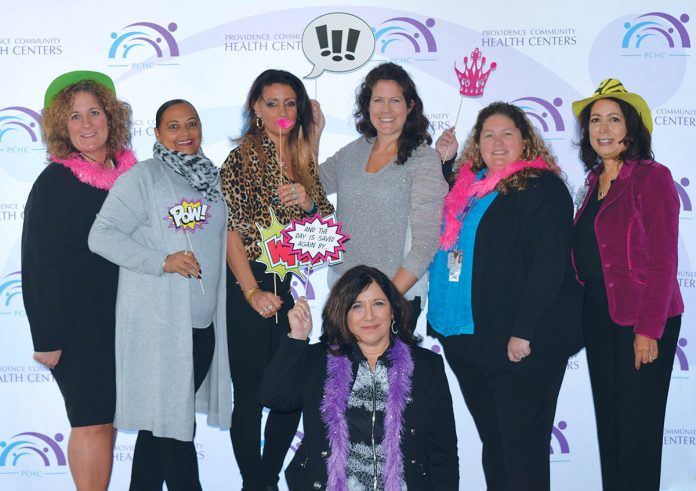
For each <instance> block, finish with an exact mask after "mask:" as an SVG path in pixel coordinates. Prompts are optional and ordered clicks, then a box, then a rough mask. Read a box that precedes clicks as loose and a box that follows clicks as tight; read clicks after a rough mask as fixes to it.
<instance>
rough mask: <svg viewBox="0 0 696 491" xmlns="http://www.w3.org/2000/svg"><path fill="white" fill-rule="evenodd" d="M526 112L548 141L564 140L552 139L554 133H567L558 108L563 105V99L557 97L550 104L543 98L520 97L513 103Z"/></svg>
mask: <svg viewBox="0 0 696 491" xmlns="http://www.w3.org/2000/svg"><path fill="white" fill-rule="evenodd" d="M512 103H513V104H515V105H516V106H518V107H519V108H520V109H522V110H523V111H524V113H525V114H526V115H527V117H528V118H529V119H530V120H531V121H532V123H533V124H534V125H535V126H536V127H537V128H538V129H540V130H541V132H542V134H543V136H544V138H545V139H547V140H560V139H562V138H558V137H556V138H552V137H551V136H552V135H551V134H552V133H560V132H563V131H565V123H564V122H563V117H562V116H561V113H560V112H559V111H558V109H557V108H559V107H561V106H562V105H563V99H561V98H560V97H556V98H555V99H553V101H551V102H549V101H547V100H546V99H542V98H541V97H532V96H530V97H520V98H519V99H515V100H514V101H512Z"/></svg>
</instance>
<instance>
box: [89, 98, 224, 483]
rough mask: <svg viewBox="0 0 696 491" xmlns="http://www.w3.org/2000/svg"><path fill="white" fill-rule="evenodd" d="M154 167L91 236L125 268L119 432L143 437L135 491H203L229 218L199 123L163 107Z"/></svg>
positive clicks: (148, 164)
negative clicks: (202, 454)
mask: <svg viewBox="0 0 696 491" xmlns="http://www.w3.org/2000/svg"><path fill="white" fill-rule="evenodd" d="M155 121H156V129H155V135H156V136H157V142H156V143H155V146H154V149H153V153H154V155H153V157H154V158H152V159H149V160H145V161H143V162H139V163H138V164H137V165H135V167H133V169H131V170H130V171H129V172H127V173H126V174H124V175H123V176H122V177H121V178H120V179H119V180H118V181H117V182H116V184H115V185H114V187H113V188H112V189H111V191H110V192H109V195H108V197H107V198H106V201H105V202H104V205H103V206H102V209H101V211H100V212H99V214H98V215H97V218H96V220H95V221H94V225H93V226H92V230H91V232H90V235H89V247H90V249H91V250H92V251H94V252H96V253H97V254H99V255H101V256H103V257H105V258H107V259H108V260H109V261H111V262H113V263H115V264H118V265H119V266H120V274H119V283H118V297H117V300H116V416H115V420H114V426H116V427H117V428H119V429H124V430H137V431H138V439H137V441H136V444H135V452H134V455H133V469H132V472H131V484H130V489H131V491H133V490H150V489H162V483H163V481H166V483H167V488H168V489H170V490H172V491H173V490H187V491H188V490H192V491H195V490H197V489H201V487H200V483H199V480H198V460H197V455H196V450H195V447H194V445H193V435H194V428H195V423H194V413H195V411H196V410H199V411H201V412H206V413H207V414H208V423H209V424H212V425H215V426H218V427H222V428H229V426H230V414H231V412H232V390H231V387H230V382H229V375H228V374H229V363H228V357H227V330H226V319H225V313H226V311H225V237H226V224H227V207H226V206H225V200H224V199H223V197H222V194H221V192H220V190H219V171H218V169H217V167H215V165H214V164H213V163H212V162H211V161H210V160H208V159H207V158H206V156H205V155H204V154H203V152H202V151H201V150H200V145H201V125H200V120H199V118H198V113H197V112H196V110H195V108H194V107H193V106H192V105H191V104H190V103H188V102H186V101H184V100H181V99H175V100H173V101H169V102H166V103H164V104H163V105H162V106H161V107H160V109H159V110H158V111H157V116H156V118H155Z"/></svg>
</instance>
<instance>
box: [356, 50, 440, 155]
mask: <svg viewBox="0 0 696 491" xmlns="http://www.w3.org/2000/svg"><path fill="white" fill-rule="evenodd" d="M380 80H392V81H394V82H396V83H397V84H399V86H400V87H401V91H402V92H403V94H404V100H405V102H406V106H407V107H408V106H411V110H410V111H409V113H408V116H407V117H406V122H405V123H404V127H403V129H402V130H401V135H399V141H398V144H399V149H398V152H397V156H396V163H397V164H399V165H401V164H403V163H404V162H406V161H407V160H408V158H409V157H410V156H411V152H413V150H414V149H415V148H416V147H418V146H419V145H420V144H421V143H423V142H426V143H427V144H428V145H430V144H431V143H432V142H433V139H432V137H431V136H430V134H428V127H429V126H430V122H429V121H428V118H427V117H426V116H425V114H423V101H422V100H421V98H420V96H419V95H418V91H417V90H416V84H414V83H413V80H412V79H411V77H410V76H409V74H408V73H407V72H406V70H404V69H403V68H401V67H400V66H399V65H397V64H395V63H382V64H381V65H377V66H376V67H374V68H373V69H372V70H370V72H369V73H368V74H367V76H366V77H365V80H363V82H362V83H361V84H360V87H358V90H357V92H356V100H355V112H354V113H353V116H355V128H356V129H357V130H358V132H359V133H360V134H361V135H363V136H366V137H369V138H374V137H375V136H377V130H376V129H375V127H374V126H373V125H372V122H371V121H370V99H371V98H372V89H373V88H374V86H375V84H376V83H377V82H379V81H380Z"/></svg>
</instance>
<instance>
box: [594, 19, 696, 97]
mask: <svg viewBox="0 0 696 491" xmlns="http://www.w3.org/2000/svg"><path fill="white" fill-rule="evenodd" d="M688 27H689V16H688V15H687V14H677V15H676V16H675V15H671V14H668V13H665V12H648V13H645V14H642V15H637V16H635V15H631V16H622V17H619V18H617V19H615V20H614V21H612V22H610V23H609V24H608V25H607V26H606V27H605V28H604V29H603V30H601V31H600V32H599V34H598V35H597V37H596V38H595V41H594V43H593V44H592V49H591V50H590V54H589V59H590V60H592V62H591V63H590V65H589V72H590V78H591V79H592V80H593V81H594V83H595V84H598V83H599V81H600V80H604V79H606V78H607V73H611V74H612V77H613V78H616V79H619V80H621V81H623V82H624V84H626V87H627V90H630V91H631V92H635V93H637V94H640V95H641V96H643V97H644V98H645V99H646V100H648V101H650V104H651V107H659V106H661V105H663V104H665V103H666V102H667V101H669V100H670V99H671V98H672V97H673V96H674V95H675V94H676V93H677V92H678V91H679V89H680V87H682V85H683V82H684V80H685V79H686V73H687V63H688V60H689V57H690V51H691V39H690V36H689V32H688V31H687V29H688ZM647 73H649V74H650V76H646V74H647Z"/></svg>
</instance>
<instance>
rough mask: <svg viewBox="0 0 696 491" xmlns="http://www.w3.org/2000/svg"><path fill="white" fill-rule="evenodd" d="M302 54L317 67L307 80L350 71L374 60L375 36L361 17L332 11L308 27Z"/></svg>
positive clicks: (303, 36)
mask: <svg viewBox="0 0 696 491" xmlns="http://www.w3.org/2000/svg"><path fill="white" fill-rule="evenodd" d="M302 51H304V54H305V56H306V57H307V59H308V60H309V61H310V63H312V65H314V66H313V68H312V71H311V72H310V74H309V75H307V76H305V78H316V77H318V76H319V75H321V74H322V73H324V71H327V72H336V73H342V72H349V71H351V70H355V69H356V68H360V67H361V66H363V65H364V64H365V63H367V62H368V61H369V60H370V58H372V53H374V51H375V34H374V32H373V31H372V28H371V27H370V26H369V24H368V23H367V22H365V21H364V20H362V19H361V18H360V17H356V16H355V15H352V14H346V13H345V12H332V13H330V14H325V15H322V16H320V17H317V18H316V19H314V20H313V21H312V22H310V23H309V24H308V25H307V27H305V30H304V32H303V33H302Z"/></svg>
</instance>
